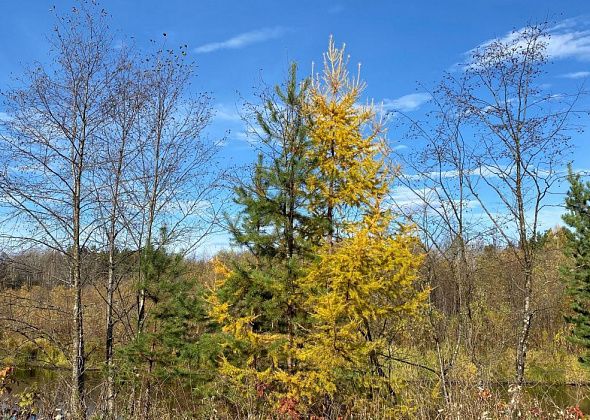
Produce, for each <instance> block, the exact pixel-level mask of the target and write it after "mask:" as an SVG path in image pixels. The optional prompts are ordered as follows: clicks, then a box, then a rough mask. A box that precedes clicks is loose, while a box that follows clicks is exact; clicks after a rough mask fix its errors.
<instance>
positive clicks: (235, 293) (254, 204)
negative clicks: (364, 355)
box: [212, 64, 317, 389]
mask: <svg viewBox="0 0 590 420" xmlns="http://www.w3.org/2000/svg"><path fill="white" fill-rule="evenodd" d="M307 86H308V82H307V81H303V82H299V81H298V80H297V67H296V65H295V64H293V65H292V66H291V68H290V73H289V77H288V79H287V81H286V83H285V85H284V86H282V87H280V86H277V87H276V88H275V90H274V91H264V92H262V94H261V95H260V99H261V101H260V102H261V103H260V104H257V105H251V106H248V107H247V110H248V111H250V114H251V117H252V118H251V121H252V124H253V125H254V126H255V128H254V130H253V131H255V132H257V133H259V136H260V144H259V145H260V149H261V152H260V155H259V158H258V162H257V164H256V165H255V167H254V168H253V171H252V175H251V177H250V179H249V180H248V181H246V182H241V183H240V184H239V185H238V186H237V187H236V188H235V194H236V196H235V202H236V203H237V204H238V205H239V206H240V207H241V209H242V211H241V215H240V216H239V217H238V218H237V219H234V220H231V219H228V220H229V229H230V232H231V234H232V236H233V240H234V242H235V243H236V244H237V245H240V246H241V247H242V248H243V249H244V250H247V252H246V254H245V255H243V256H241V257H240V258H234V259H233V261H232V263H231V266H230V267H228V268H227V270H226V272H225V274H224V275H223V276H222V279H221V281H220V282H219V285H218V288H217V290H216V293H215V295H214V296H213V297H212V300H213V301H212V304H213V305H212V307H213V308H212V316H213V318H214V319H217V320H218V322H219V323H220V325H221V326H222V328H223V331H224V332H225V333H226V334H227V335H228V337H229V339H230V341H231V343H232V345H229V346H227V347H228V348H229V349H230V350H228V351H227V359H226V361H227V364H226V365H225V368H222V372H223V371H225V372H226V373H228V376H230V377H233V378H242V379H243V378H248V379H249V380H251V381H253V382H255V383H256V384H260V383H270V382H273V381H276V376H273V375H275V374H277V375H282V374H285V373H286V374H287V375H288V374H290V373H292V372H294V371H295V370H296V366H294V357H293V354H294V349H295V347H296V346H297V342H298V338H299V337H300V336H301V334H302V332H301V331H300V326H301V325H302V324H304V320H303V319H302V317H304V315H303V311H302V310H301V308H302V305H301V302H300V300H301V293H300V291H299V290H298V286H297V285H298V281H297V279H299V278H300V277H301V276H302V273H303V271H304V267H305V262H306V261H308V260H309V259H310V258H311V257H310V250H311V248H312V247H311V244H312V242H313V239H314V238H316V237H317V235H315V234H314V232H315V230H316V229H317V225H316V223H314V219H312V218H311V217H310V216H309V212H308V211H307V203H308V199H307V192H306V190H307V189H306V187H305V181H306V180H307V179H308V177H309V172H310V171H311V168H312V167H313V165H312V162H310V160H309V159H308V156H307V149H308V138H307V128H306V124H305V120H306V119H305V115H304V111H303V106H304V101H305V97H306V91H307ZM222 271H223V270H222ZM273 378H274V379H273ZM257 386H258V385H257ZM278 387H279V388H280V387H281V386H280V385H279V386H278ZM250 389H252V387H251V388H250ZM275 389H276V388H275Z"/></svg>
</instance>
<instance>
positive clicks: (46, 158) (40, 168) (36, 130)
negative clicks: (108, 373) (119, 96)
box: [0, 3, 113, 418]
mask: <svg viewBox="0 0 590 420" xmlns="http://www.w3.org/2000/svg"><path fill="white" fill-rule="evenodd" d="M105 18H106V14H105V13H104V11H99V12H98V13H97V10H95V6H94V5H90V6H89V5H88V4H86V3H82V4H81V6H80V7H79V8H73V9H72V11H71V13H69V14H67V15H64V16H57V22H58V23H57V25H56V27H55V30H54V33H53V34H52V36H51V37H50V42H51V56H52V59H53V61H52V63H51V65H47V66H45V65H42V64H36V65H35V66H33V67H32V68H31V69H29V70H28V71H27V72H26V73H25V75H24V76H23V77H22V78H21V79H20V80H19V82H20V84H21V85H22V87H19V88H16V89H13V90H10V91H8V92H6V93H5V94H4V99H5V108H6V110H7V114H8V116H9V117H8V118H7V119H6V120H5V121H3V123H2V136H1V142H2V145H1V149H2V155H3V156H2V158H3V162H4V168H3V173H2V176H1V177H0V194H1V197H2V205H3V206H4V208H5V211H4V212H3V217H4V218H5V219H6V220H7V224H8V226H9V229H8V230H4V231H3V233H2V236H3V238H4V239H6V240H7V241H8V242H10V244H11V245H12V246H15V247H21V248H22V247H39V248H49V249H52V250H54V251H57V252H59V253H60V254H62V255H64V256H65V258H66V260H67V262H68V266H69V277H68V278H67V279H64V282H66V283H67V284H68V285H69V286H70V287H71V289H72V302H71V311H72V312H71V317H72V318H71V320H72V341H71V350H70V357H69V359H70V362H71V365H72V384H71V399H70V411H71V414H72V415H73V416H74V417H76V418H84V417H85V415H86V408H85V404H84V394H85V387H84V381H85V373H86V359H87V354H86V353H85V346H84V340H85V337H84V320H83V302H82V288H83V282H84V273H83V266H84V264H83V258H84V252H83V251H84V249H85V248H86V247H87V246H88V245H89V243H90V242H91V241H92V240H93V237H94V232H95V229H96V228H97V226H96V222H95V220H94V218H93V217H92V214H93V212H92V210H91V209H92V208H93V206H94V204H95V203H94V200H93V199H92V198H93V194H92V191H91V188H90V180H89V178H90V177H89V171H90V168H91V167H92V164H93V153H94V151H95V147H96V140H97V135H98V132H99V130H100V129H101V128H102V127H103V125H104V123H105V112H104V110H105V101H104V100H105V92H108V91H109V88H108V86H109V84H110V82H111V78H112V70H113V69H112V65H111V64H112V62H111V55H110V51H111V47H112V39H111V38H110V36H109V34H108V27H107V25H106V21H105Z"/></svg>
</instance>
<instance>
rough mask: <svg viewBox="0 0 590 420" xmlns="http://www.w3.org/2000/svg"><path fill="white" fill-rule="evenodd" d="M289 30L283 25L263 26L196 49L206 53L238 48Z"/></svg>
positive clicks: (198, 51)
mask: <svg viewBox="0 0 590 420" xmlns="http://www.w3.org/2000/svg"><path fill="white" fill-rule="evenodd" d="M286 31H287V30H286V29H285V28H283V27H281V26H276V27H274V28H262V29H257V30H254V31H249V32H244V33H241V34H238V35H236V36H233V37H231V38H229V39H226V40H225V41H217V42H211V43H208V44H203V45H201V46H199V47H197V48H195V49H194V52H196V53H197V54H205V53H210V52H213V51H218V50H227V49H238V48H243V47H246V46H248V45H252V44H257V43H260V42H264V41H268V40H270V39H276V38H279V37H281V36H283V35H284V34H285V32H286Z"/></svg>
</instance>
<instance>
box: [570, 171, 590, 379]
mask: <svg viewBox="0 0 590 420" xmlns="http://www.w3.org/2000/svg"><path fill="white" fill-rule="evenodd" d="M568 181H569V183H570V188H569V191H568V193H567V197H566V199H565V206H566V209H567V211H568V212H567V213H566V214H565V215H564V216H563V220H564V222H565V223H566V224H567V226H568V227H569V229H568V231H567V246H566V253H567V255H568V256H569V257H570V260H571V264H570V266H568V267H564V270H563V273H564V277H565V279H566V281H567V288H568V292H569V294H570V295H571V297H572V302H571V310H572V315H570V316H568V317H567V318H566V319H567V322H569V323H570V324H571V325H572V333H571V335H570V337H569V338H570V340H571V341H572V342H573V343H576V344H578V345H580V346H581V347H582V348H583V349H584V353H583V355H582V356H580V359H579V360H580V363H581V364H582V365H584V366H586V367H590V182H582V181H581V179H580V174H576V173H574V172H573V171H572V168H571V166H570V167H569V168H568Z"/></svg>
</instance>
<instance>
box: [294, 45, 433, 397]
mask: <svg viewBox="0 0 590 420" xmlns="http://www.w3.org/2000/svg"><path fill="white" fill-rule="evenodd" d="M347 65H348V59H347V58H345V54H344V48H337V47H335V45H334V41H333V40H332V39H330V42H329V46H328V51H327V53H326V54H325V55H324V69H323V73H322V75H321V76H318V77H315V78H314V83H313V85H312V89H311V93H310V96H309V99H308V101H307V113H308V117H309V119H310V124H309V126H310V127H309V137H310V143H311V148H310V150H309V152H308V153H309V156H310V159H311V160H313V161H314V162H315V164H316V170H315V171H314V172H313V174H312V175H311V176H310V178H309V180H308V188H310V190H311V191H313V193H312V194H310V196H311V197H312V199H311V200H310V203H309V209H310V213H312V214H315V215H316V217H320V218H323V220H324V223H323V226H324V227H325V229H326V230H325V231H324V233H323V235H322V240H321V241H320V245H319V246H318V248H317V250H316V254H317V257H316V260H315V262H314V263H312V264H311V266H310V267H309V269H308V273H307V275H306V276H304V277H302V278H301V289H302V290H304V291H305V294H306V300H307V305H308V310H309V314H310V317H311V325H312V328H311V329H310V332H309V334H308V336H307V337H306V340H305V343H304V345H303V346H302V348H301V349H300V351H299V352H298V360H299V364H300V366H302V367H303V366H305V368H306V369H307V370H308V374H309V372H313V373H314V377H316V378H318V377H319V378H322V379H323V382H322V386H323V390H322V392H323V394H324V396H326V395H328V396H329V397H336V398H337V399H339V400H340V403H341V402H344V401H342V396H345V395H347V394H349V393H350V394H356V395H357V398H358V396H362V395H366V396H367V397H369V396H371V398H375V393H379V394H380V395H381V396H383V397H384V398H386V399H387V400H389V402H391V404H392V406H393V405H394V403H395V401H396V394H395V391H394V385H393V384H394V380H395V378H394V377H393V375H392V369H391V367H392V360H391V359H388V357H389V356H390V355H391V354H392V351H393V350H394V346H395V338H396V332H397V331H398V330H399V328H400V326H402V325H404V323H406V322H407V320H408V319H410V318H412V317H414V316H417V315H418V314H419V312H420V307H421V306H422V305H423V304H424V303H425V301H426V299H427V295H428V291H420V290H418V289H417V288H416V285H415V283H416V279H417V274H418V268H419V265H420V262H421V256H420V255H419V254H418V253H417V252H416V250H417V249H418V246H417V245H418V243H417V241H418V239H417V238H416V236H415V235H414V233H413V230H412V229H411V227H409V226H404V225H401V224H396V223H395V220H394V217H393V215H392V213H391V211H389V210H388V209H387V206H386V203H385V202H384V200H385V197H386V196H387V193H388V191H389V187H390V185H391V182H392V179H393V175H394V174H393V173H391V172H390V171H388V170H387V168H386V165H385V164H384V162H383V156H384V154H385V153H386V147H385V139H384V134H385V133H384V130H383V129H382V125H381V123H380V121H379V119H378V118H377V113H376V111H375V107H374V106H373V105H372V104H369V105H359V102H360V98H361V94H362V92H363V89H364V87H365V85H364V83H363V82H362V81H361V79H360V75H357V76H356V77H355V78H351V77H350V76H349V73H348V71H347V69H346V67H347ZM350 394H349V395H350ZM316 397H319V395H316Z"/></svg>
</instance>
